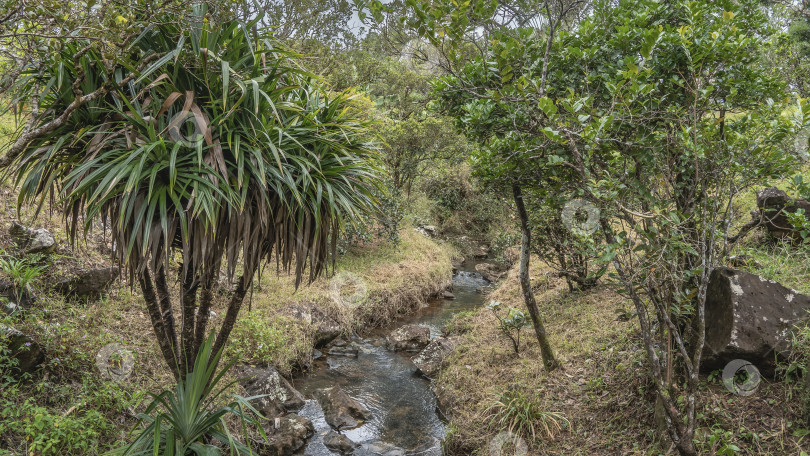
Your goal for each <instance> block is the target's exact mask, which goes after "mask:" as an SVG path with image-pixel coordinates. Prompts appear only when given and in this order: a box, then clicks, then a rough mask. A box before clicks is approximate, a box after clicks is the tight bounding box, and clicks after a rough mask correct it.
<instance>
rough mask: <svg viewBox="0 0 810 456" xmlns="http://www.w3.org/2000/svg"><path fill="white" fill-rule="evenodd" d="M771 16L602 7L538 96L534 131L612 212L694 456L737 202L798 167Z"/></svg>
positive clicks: (667, 410) (676, 436)
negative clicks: (718, 274)
mask: <svg viewBox="0 0 810 456" xmlns="http://www.w3.org/2000/svg"><path fill="white" fill-rule="evenodd" d="M763 13H764V12H763V10H762V9H761V6H760V4H759V2H756V1H748V2H746V1H742V2H732V1H728V2H724V1H721V2H708V1H706V2H668V3H659V2H654V1H644V0H627V1H621V2H618V3H617V4H613V3H611V2H596V3H595V5H594V10H593V15H592V17H590V18H588V19H587V20H585V21H583V22H582V23H580V24H579V26H578V27H577V30H576V34H570V35H568V34H563V35H562V36H561V39H560V40H559V41H558V42H556V43H555V48H554V49H553V51H552V54H553V56H554V58H553V59H552V61H551V62H550V68H552V71H551V73H550V74H549V76H550V77H551V78H552V81H551V82H550V83H549V87H550V88H555V89H556V90H549V92H548V97H547V98H545V97H544V98H540V99H538V100H537V106H538V107H539V111H540V112H536V113H535V114H536V115H537V118H538V119H542V123H541V124H540V125H544V126H543V127H542V128H540V129H539V131H537V132H536V134H535V135H534V136H536V137H537V138H539V139H540V141H543V136H544V137H545V138H547V139H549V140H551V141H552V142H553V143H556V144H558V145H564V146H565V148H564V149H558V150H559V151H561V152H562V153H561V154H560V155H559V156H551V157H549V158H550V159H551V160H552V161H558V162H559V163H561V164H563V166H565V167H568V168H571V169H574V170H575V171H576V174H578V179H577V181H578V182H579V186H580V191H582V192H583V194H584V195H586V196H587V197H589V198H590V199H592V200H593V201H595V202H596V203H597V204H599V206H600V207H601V208H602V212H603V219H602V221H601V227H602V232H603V234H604V236H605V239H606V241H607V242H608V246H607V247H608V253H607V255H606V259H609V260H611V262H612V265H613V268H614V270H615V275H616V277H617V279H618V280H619V281H620V283H622V285H623V286H624V290H625V292H626V293H627V294H628V295H629V297H630V299H631V300H632V302H633V303H634V305H635V307H636V312H637V314H638V318H639V324H640V327H641V335H642V338H643V342H644V346H645V350H646V355H647V361H648V364H649V366H650V375H651V377H652V379H653V382H654V388H655V392H656V396H657V401H658V403H659V404H660V405H661V409H662V410H663V413H664V414H665V421H666V422H667V427H668V429H667V430H668V434H669V436H670V437H671V439H672V441H673V443H674V444H675V446H676V448H677V449H678V451H679V452H680V453H681V454H684V455H694V454H696V450H695V448H694V444H693V440H692V439H693V436H694V430H695V426H696V422H697V405H696V401H697V398H696V395H697V390H698V375H699V369H700V360H701V355H702V352H703V348H704V341H705V327H706V321H705V301H706V288H707V285H708V281H709V277H710V275H711V271H712V270H713V268H714V267H715V265H717V264H720V262H721V260H722V257H723V256H724V255H725V254H727V252H728V251H729V250H730V248H731V247H732V246H733V241H732V239H738V237H735V236H731V235H730V233H729V229H730V224H731V221H732V220H733V219H734V218H735V214H734V212H733V210H734V209H733V208H734V204H733V203H734V201H735V199H736V198H737V197H738V195H739V194H740V193H741V192H743V191H744V190H745V189H747V188H750V187H751V186H754V185H758V184H759V183H761V182H763V181H765V180H766V179H768V178H772V177H774V176H778V175H782V174H783V173H784V172H786V171H788V170H789V169H790V166H791V163H792V162H791V157H790V155H789V154H786V153H785V151H784V149H785V147H784V146H785V145H786V144H787V143H789V141H788V140H789V136H790V131H791V127H790V125H789V122H788V119H786V118H785V116H783V115H782V112H783V110H784V109H785V106H783V105H781V104H780V103H776V102H774V101H773V100H770V99H769V98H768V97H770V96H773V97H777V98H778V99H784V98H783V97H782V93H783V92H781V86H780V84H779V83H778V81H775V80H774V79H772V78H770V77H768V75H767V74H766V73H765V72H764V71H763V70H762V67H761V65H759V62H758V60H757V59H758V55H759V54H758V52H757V51H758V49H759V48H760V47H761V46H762V41H761V37H762V36H765V35H766V34H767V29H766V20H765V17H764V14H763ZM563 69H565V70H563ZM557 79H558V80H559V82H557V81H555V80H557ZM762 100H766V101H765V102H764V103H763V102H762ZM798 112H799V114H800V115H799V116H798V119H797V121H798V123H799V124H801V125H805V124H806V123H807V121H808V120H810V118H808V117H807V116H806V115H804V114H803V113H804V112H805V108H804V107H803V106H802V105H800V106H799V108H798ZM541 135H542V136H541ZM661 347H667V348H661Z"/></svg>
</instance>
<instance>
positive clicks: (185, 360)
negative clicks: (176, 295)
mask: <svg viewBox="0 0 810 456" xmlns="http://www.w3.org/2000/svg"><path fill="white" fill-rule="evenodd" d="M181 273H182V266H181ZM197 284H198V282H197V280H196V277H195V275H194V273H193V272H192V268H191V266H189V267H188V270H187V271H186V274H185V277H184V278H183V290H182V296H181V299H180V302H181V303H182V306H183V308H182V312H183V322H182V323H183V326H182V333H181V337H182V341H181V348H182V349H181V353H182V355H181V357H180V374H181V375H183V376H184V377H185V374H186V372H188V370H189V369H190V368H191V366H193V365H194V340H195V338H194V320H195V316H194V311H195V310H196V307H197Z"/></svg>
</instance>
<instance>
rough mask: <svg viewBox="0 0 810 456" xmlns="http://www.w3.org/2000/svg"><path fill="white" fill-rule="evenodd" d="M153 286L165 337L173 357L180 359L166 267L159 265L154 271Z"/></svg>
mask: <svg viewBox="0 0 810 456" xmlns="http://www.w3.org/2000/svg"><path fill="white" fill-rule="evenodd" d="M155 288H156V289H157V296H158V299H159V302H160V316H161V319H162V320H163V326H164V328H165V329H166V338H167V339H168V340H169V342H170V344H171V347H172V353H173V357H172V358H173V359H180V351H179V350H178V347H179V345H177V330H176V329H175V327H174V312H173V311H172V297H171V294H170V293H169V283H168V281H167V280H166V268H165V267H163V266H159V269H158V270H157V271H156V272H155Z"/></svg>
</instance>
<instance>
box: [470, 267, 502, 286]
mask: <svg viewBox="0 0 810 456" xmlns="http://www.w3.org/2000/svg"><path fill="white" fill-rule="evenodd" d="M475 270H476V271H478V273H479V274H481V276H482V277H483V278H484V279H486V280H487V281H488V282H493V283H494V282H497V281H499V280H501V278H502V277H503V276H504V273H505V272H504V271H503V270H502V269H501V268H499V267H498V266H496V265H494V264H492V263H479V264H476V265H475Z"/></svg>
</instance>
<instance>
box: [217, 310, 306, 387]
mask: <svg viewBox="0 0 810 456" xmlns="http://www.w3.org/2000/svg"><path fill="white" fill-rule="evenodd" d="M232 337H233V339H232V341H231V343H230V344H229V345H228V353H227V356H228V358H229V359H238V360H241V361H244V362H250V363H261V364H272V365H273V366H275V367H276V368H277V369H279V370H280V371H281V372H282V373H289V372H290V371H291V370H292V369H293V368H295V367H296V366H297V365H299V364H300V363H301V362H302V360H304V359H307V358H308V357H309V355H310V347H311V344H310V341H309V339H310V338H309V334H307V331H306V329H305V328H304V326H303V325H302V324H301V323H299V322H297V321H295V320H293V319H291V318H288V317H284V316H277V317H275V318H273V319H269V318H267V317H266V316H265V315H262V314H259V313H257V312H250V313H248V314H246V315H244V316H243V317H242V318H240V319H239V321H238V322H237V324H236V327H234V330H233V336H232Z"/></svg>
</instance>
